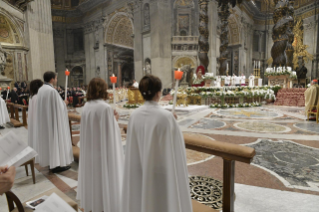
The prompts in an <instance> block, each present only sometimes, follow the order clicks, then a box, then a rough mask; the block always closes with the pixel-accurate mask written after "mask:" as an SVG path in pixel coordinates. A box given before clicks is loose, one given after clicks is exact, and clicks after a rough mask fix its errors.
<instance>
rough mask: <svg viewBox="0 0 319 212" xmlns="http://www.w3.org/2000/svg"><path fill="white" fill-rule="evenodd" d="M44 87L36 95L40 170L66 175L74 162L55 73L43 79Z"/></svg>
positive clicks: (66, 113) (50, 72) (36, 125)
mask: <svg viewBox="0 0 319 212" xmlns="http://www.w3.org/2000/svg"><path fill="white" fill-rule="evenodd" d="M43 79H44V82H45V84H44V85H43V86H42V87H41V88H40V89H39V91H38V95H37V104H36V107H37V114H36V118H35V120H36V124H35V125H34V126H35V127H36V138H35V139H36V141H35V142H36V143H37V144H38V147H39V152H38V154H39V155H38V157H39V163H40V166H42V167H44V166H50V169H52V172H61V171H65V170H67V169H69V168H71V167H70V166H67V165H69V164H71V163H72V162H73V160H74V159H73V152H72V142H71V134H70V128H69V119H68V110H67V107H66V104H67V102H63V100H62V98H61V97H60V95H59V93H58V91H57V90H55V89H54V88H53V86H54V85H56V82H57V76H56V74H55V73H54V72H52V71H48V72H45V73H44V75H43ZM54 168H55V169H54Z"/></svg>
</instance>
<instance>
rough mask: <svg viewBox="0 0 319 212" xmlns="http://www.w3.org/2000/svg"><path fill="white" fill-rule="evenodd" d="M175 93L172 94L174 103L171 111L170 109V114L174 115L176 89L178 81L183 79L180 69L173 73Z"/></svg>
mask: <svg viewBox="0 0 319 212" xmlns="http://www.w3.org/2000/svg"><path fill="white" fill-rule="evenodd" d="M174 75H175V80H176V83H175V93H174V101H173V109H172V113H175V107H176V98H177V89H178V83H179V81H180V80H181V79H182V77H183V72H182V71H181V69H180V68H179V69H178V70H177V71H175V74H174Z"/></svg>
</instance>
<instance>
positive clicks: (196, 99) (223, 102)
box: [170, 86, 281, 108]
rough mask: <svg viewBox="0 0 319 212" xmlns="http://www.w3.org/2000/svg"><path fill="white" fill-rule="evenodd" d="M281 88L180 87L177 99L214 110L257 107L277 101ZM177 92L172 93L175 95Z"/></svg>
mask: <svg viewBox="0 0 319 212" xmlns="http://www.w3.org/2000/svg"><path fill="white" fill-rule="evenodd" d="M280 89H281V87H280V86H262V87H257V86H256V87H248V86H241V87H238V86H227V87H222V88H217V87H180V88H179V89H178V91H177V98H179V97H180V98H182V97H183V98H185V97H187V101H188V102H187V104H199V105H210V107H212V108H232V107H257V106H261V103H262V102H263V101H265V100H267V102H269V101H275V100H276V96H275V94H276V93H277V92H278V90H280ZM174 93H175V91H174V90H172V91H171V93H170V94H171V95H174Z"/></svg>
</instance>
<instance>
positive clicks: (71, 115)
mask: <svg viewBox="0 0 319 212" xmlns="http://www.w3.org/2000/svg"><path fill="white" fill-rule="evenodd" d="M68 116H69V127H70V134H71V141H72V149H73V157H74V160H75V161H79V159H80V148H79V147H78V146H75V145H74V143H73V138H72V121H75V122H79V123H80V122H81V116H80V115H76V114H74V113H69V114H68Z"/></svg>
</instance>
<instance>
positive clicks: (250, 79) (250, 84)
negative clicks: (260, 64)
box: [249, 74, 255, 87]
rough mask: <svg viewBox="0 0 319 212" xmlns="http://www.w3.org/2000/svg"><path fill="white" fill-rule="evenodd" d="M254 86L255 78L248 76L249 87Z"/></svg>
mask: <svg viewBox="0 0 319 212" xmlns="http://www.w3.org/2000/svg"><path fill="white" fill-rule="evenodd" d="M254 86H255V76H254V75H253V74H251V75H250V76H249V87H254Z"/></svg>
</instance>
